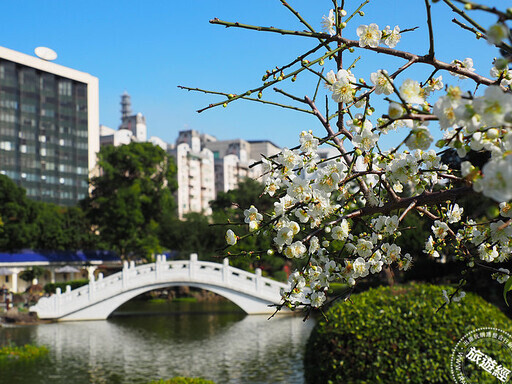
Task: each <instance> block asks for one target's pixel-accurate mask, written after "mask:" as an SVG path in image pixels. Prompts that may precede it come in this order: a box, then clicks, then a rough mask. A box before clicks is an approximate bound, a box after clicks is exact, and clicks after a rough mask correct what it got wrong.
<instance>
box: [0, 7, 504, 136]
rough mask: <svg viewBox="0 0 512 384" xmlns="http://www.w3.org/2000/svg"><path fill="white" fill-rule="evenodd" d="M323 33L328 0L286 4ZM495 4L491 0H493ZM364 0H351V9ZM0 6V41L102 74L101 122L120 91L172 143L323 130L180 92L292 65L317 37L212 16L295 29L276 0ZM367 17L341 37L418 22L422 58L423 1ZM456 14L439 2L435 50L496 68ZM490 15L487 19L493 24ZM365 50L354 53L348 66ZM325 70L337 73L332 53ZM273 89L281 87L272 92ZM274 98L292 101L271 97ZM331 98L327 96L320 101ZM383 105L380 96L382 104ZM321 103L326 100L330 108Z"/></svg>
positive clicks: (303, 85)
mask: <svg viewBox="0 0 512 384" xmlns="http://www.w3.org/2000/svg"><path fill="white" fill-rule="evenodd" d="M289 3H290V4H291V5H293V6H294V7H295V8H296V9H297V10H299V11H300V12H301V14H302V15H303V16H304V17H305V18H306V19H307V20H308V21H309V22H310V23H311V24H312V25H313V26H314V27H315V28H317V29H318V30H320V29H321V28H320V22H321V18H322V15H324V14H327V13H328V11H329V9H330V8H331V7H332V2H331V1H330V0H314V1H312V0H289ZM487 3H490V1H487ZM358 5H359V1H353V0H347V1H346V9H347V11H349V12H351V10H353V9H355V8H356V7H357V6H358ZM1 9H2V12H1V13H0V45H2V46H5V47H7V48H10V49H14V50H17V51H20V52H23V53H27V54H33V51H34V48H36V47H37V46H48V47H51V48H52V49H54V50H55V51H56V52H57V53H58V55H59V57H58V59H57V60H56V63H58V64H61V65H65V66H69V67H72V68H75V69H78V70H81V71H84V72H88V73H90V74H92V75H94V76H96V77H98V78H99V81H100V122H101V123H102V124H105V125H107V126H110V127H114V128H116V127H117V126H118V125H119V118H120V112H119V110H120V105H119V102H120V95H121V94H122V93H123V91H125V90H126V91H127V92H128V93H130V95H131V96H132V107H133V110H134V112H142V113H143V114H144V115H145V116H146V120H147V124H148V133H149V135H154V136H158V137H160V138H162V139H164V140H165V141H167V142H173V141H174V140H175V139H176V137H177V134H178V131H180V130H183V129H197V130H199V131H201V132H205V133H209V134H212V135H215V136H217V137H218V138H219V139H229V138H243V139H248V140H258V139H269V140H272V141H274V142H275V143H276V144H278V145H280V146H293V145H294V144H295V143H296V142H297V135H298V133H299V132H300V131H301V130H304V129H313V131H314V132H315V133H317V134H318V135H319V136H322V135H323V134H324V133H323V132H322V130H321V127H320V126H319V124H318V123H317V121H316V120H315V119H314V118H312V117H311V116H309V115H305V114H301V113H296V112H289V111H286V110H282V109H280V108H276V107H271V106H265V105H261V104H257V103H252V102H243V101H239V102H236V103H232V104H230V105H229V106H228V108H222V107H221V108H216V109H213V110H209V111H206V112H203V113H201V114H198V113H196V112H195V111H196V110H197V109H199V108H201V107H204V106H206V105H208V104H209V103H211V102H217V101H220V100H221V99H219V98H218V97H215V96H212V95H210V96H207V95H203V94H198V93H193V92H187V91H183V90H180V89H178V88H177V86H178V85H186V86H191V87H200V88H204V89H209V90H218V91H225V92H232V93H240V92H242V91H244V90H246V89H248V88H252V87H256V86H258V85H260V84H261V81H260V79H261V76H262V75H263V74H264V72H265V70H266V69H269V68H272V67H274V66H275V65H279V66H281V65H284V64H286V63H288V62H289V61H291V60H293V59H294V58H295V57H296V56H298V55H299V54H300V53H302V52H303V51H304V50H306V49H309V48H311V47H313V46H314V45H315V41H314V40H310V39H307V38H294V37H282V36H280V35H276V34H271V33H257V32H253V31H246V30H240V29H234V28H230V29H226V28H224V27H221V26H218V25H211V24H209V22H208V21H209V20H210V19H212V18H214V17H218V18H220V19H222V20H229V21H239V22H242V23H247V24H260V25H265V26H275V27H281V28H283V29H299V30H302V29H303V27H302V25H301V24H299V23H298V22H297V20H296V18H295V17H294V16H293V15H292V14H291V13H290V12H289V11H288V10H287V9H286V8H285V7H283V6H282V5H281V3H280V1H278V0H254V1H247V0H245V1H240V0H189V1H186V2H185V1H176V0H152V1H145V2H142V1H135V0H124V1H118V0H109V1H104V0H103V1H98V0H88V1H64V0H59V1H58V0H46V1H40V0H26V1H22V2H17V1H10V2H3V4H2V7H1ZM365 12H366V15H365V16H364V17H359V16H357V17H356V20H354V22H352V23H351V24H349V26H348V27H347V29H346V32H345V36H346V37H349V38H356V33H355V30H356V28H357V26H358V25H360V24H369V23H372V22H375V23H377V24H379V26H380V27H381V28H384V27H385V26H386V25H390V26H391V27H393V26H394V25H397V24H398V25H399V26H400V27H401V28H402V29H405V28H409V27H415V26H419V27H420V28H419V30H417V31H416V32H412V33H408V34H405V35H404V36H403V38H402V41H401V43H400V44H399V45H398V46H397V48H399V49H403V50H411V51H413V52H415V53H420V54H424V53H426V51H427V49H428V40H427V36H428V34H427V28H426V23H425V20H426V16H425V15H424V1H423V0H387V1H382V0H375V1H372V2H371V3H370V4H369V5H368V6H366V7H365ZM453 17H454V14H452V13H451V12H450V11H448V10H447V7H446V6H445V5H444V4H442V3H441V2H440V3H438V4H433V18H434V23H435V26H436V45H437V50H436V55H437V57H438V58H439V59H441V60H445V61H451V60H452V59H454V58H458V59H461V60H463V59H464V58H465V57H468V56H470V57H472V58H473V59H474V60H475V67H476V68H477V70H478V71H479V72H480V73H482V74H484V75H486V76H488V71H489V68H490V67H491V59H492V57H493V55H496V54H497V53H496V52H495V51H494V50H493V49H492V48H491V47H490V46H488V45H487V44H486V43H485V42H476V41H475V39H474V38H473V37H471V35H470V34H469V33H468V32H466V31H460V30H459V29H458V28H457V27H456V26H454V25H453V23H451V22H450V20H451V19H452V18H453ZM491 22H493V20H492V18H485V19H484V21H482V24H483V25H484V26H488V25H490V23H491ZM360 53H363V59H365V56H364V52H361V51H359V50H356V52H355V53H354V54H353V55H351V57H347V58H346V59H345V60H346V62H352V60H353V59H354V58H356V57H357V56H358V55H359V54H360ZM402 63H403V61H402V60H398V61H397V60H394V59H389V58H386V57H382V55H377V54H370V55H369V56H367V59H366V60H361V61H360V62H359V63H358V66H357V67H356V69H355V70H354V72H355V74H356V76H357V77H360V76H364V77H365V78H366V79H367V81H369V74H370V72H372V71H375V70H377V69H380V68H388V69H389V70H391V71H392V70H393V69H394V68H396V67H398V66H400V65H401V64H402ZM325 67H326V68H325V69H326V71H328V70H330V69H333V63H332V62H330V61H327V62H326V64H325ZM428 74H429V72H428V68H427V67H425V66H418V69H414V70H412V71H410V72H409V73H408V74H407V75H405V76H403V77H402V78H399V79H398V80H397V81H399V82H400V81H401V80H403V79H405V78H407V77H413V78H417V79H418V80H424V78H426V77H427V76H428ZM443 78H444V79H445V83H447V82H448V83H450V84H460V85H462V86H466V85H467V87H471V86H472V84H471V83H470V82H469V81H468V80H458V79H455V78H453V77H451V76H449V75H447V74H443ZM314 83H315V80H314V79H313V78H312V77H310V76H305V77H304V78H299V81H297V82H296V83H294V84H293V86H292V83H290V82H283V83H282V84H280V87H281V86H282V88H283V89H286V90H287V91H289V92H291V93H294V94H296V95H297V96H300V97H302V96H304V95H306V94H309V95H311V94H312V93H313V91H314ZM268 93H269V94H270V93H273V92H271V91H268ZM272 98H273V99H274V100H276V101H285V100H283V99H282V98H279V97H277V96H274V95H272ZM322 100H323V99H322ZM381 105H384V103H377V104H376V106H377V107H379V106H381ZM323 108H324V107H323V106H322V109H323Z"/></svg>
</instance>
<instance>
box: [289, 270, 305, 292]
mask: <svg viewBox="0 0 512 384" xmlns="http://www.w3.org/2000/svg"><path fill="white" fill-rule="evenodd" d="M288 282H289V283H290V284H291V286H292V288H303V287H305V286H306V279H305V278H304V276H302V275H301V274H300V272H298V271H297V272H293V273H292V274H291V275H290V277H288Z"/></svg>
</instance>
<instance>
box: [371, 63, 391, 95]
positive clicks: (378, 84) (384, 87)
mask: <svg viewBox="0 0 512 384" xmlns="http://www.w3.org/2000/svg"><path fill="white" fill-rule="evenodd" d="M387 74H388V71H386V70H385V69H379V70H378V71H377V72H373V73H372V74H371V75H370V80H371V81H372V83H373V85H375V93H376V94H377V95H380V94H381V93H383V94H385V95H391V94H392V93H393V85H392V84H391V82H390V81H389V80H388V78H387V77H386V76H385V75H387ZM388 77H389V76H388Z"/></svg>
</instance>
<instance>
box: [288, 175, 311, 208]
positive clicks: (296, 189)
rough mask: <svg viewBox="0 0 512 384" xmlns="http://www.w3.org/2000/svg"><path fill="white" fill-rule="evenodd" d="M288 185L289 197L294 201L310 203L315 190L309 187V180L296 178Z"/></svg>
mask: <svg viewBox="0 0 512 384" xmlns="http://www.w3.org/2000/svg"><path fill="white" fill-rule="evenodd" d="M287 184H288V189H287V192H288V196H290V197H291V198H292V199H293V200H294V201H301V202H308V201H309V200H310V199H311V197H312V196H313V190H312V189H311V186H310V185H309V180H306V179H303V178H301V177H299V176H295V177H293V178H292V179H291V181H288V182H287Z"/></svg>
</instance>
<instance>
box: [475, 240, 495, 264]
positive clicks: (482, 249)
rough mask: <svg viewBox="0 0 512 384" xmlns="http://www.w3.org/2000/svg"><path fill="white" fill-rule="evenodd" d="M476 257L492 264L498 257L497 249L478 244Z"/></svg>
mask: <svg viewBox="0 0 512 384" xmlns="http://www.w3.org/2000/svg"><path fill="white" fill-rule="evenodd" d="M478 255H479V256H480V258H481V259H482V260H483V261H487V262H489V263H492V262H493V261H494V259H497V258H498V256H499V253H498V248H497V246H496V245H495V246H493V247H492V248H491V247H490V246H489V245H487V244H480V246H479V247H478Z"/></svg>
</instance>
